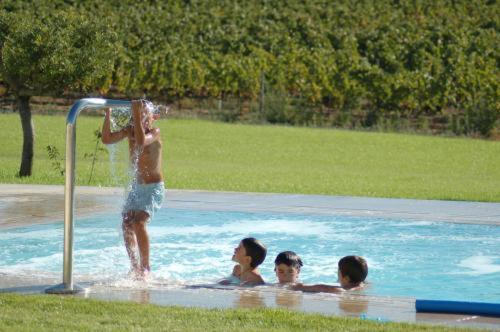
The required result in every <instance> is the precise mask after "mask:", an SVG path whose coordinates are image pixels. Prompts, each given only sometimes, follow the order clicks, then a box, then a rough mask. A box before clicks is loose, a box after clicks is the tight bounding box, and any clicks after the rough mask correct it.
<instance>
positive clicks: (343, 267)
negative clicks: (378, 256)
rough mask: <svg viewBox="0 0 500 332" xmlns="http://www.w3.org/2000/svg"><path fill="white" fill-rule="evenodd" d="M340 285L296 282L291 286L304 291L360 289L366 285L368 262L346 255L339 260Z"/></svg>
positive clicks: (336, 291)
mask: <svg viewBox="0 0 500 332" xmlns="http://www.w3.org/2000/svg"><path fill="white" fill-rule="evenodd" d="M338 268H339V269H338V272H337V273H338V278H339V283H340V286H332V285H323V284H318V285H303V284H296V285H294V286H292V287H291V288H292V289H293V290H300V291H303V292H322V293H340V292H343V291H345V290H359V289H361V288H363V287H364V285H365V284H364V281H365V279H366V276H367V275H368V264H367V263H366V260H365V259H364V258H363V257H360V256H345V257H343V258H342V259H340V260H339V262H338Z"/></svg>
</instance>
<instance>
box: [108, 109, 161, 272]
mask: <svg viewBox="0 0 500 332" xmlns="http://www.w3.org/2000/svg"><path fill="white" fill-rule="evenodd" d="M147 103H148V102H147V101H145V100H133V101H132V109H131V111H132V119H131V123H130V124H129V125H127V126H125V127H124V128H122V129H120V130H118V131H115V132H112V131H111V119H110V118H111V109H110V108H108V109H106V113H105V117H104V124H103V127H102V142H103V143H104V144H113V143H116V142H119V141H121V140H123V139H125V138H126V139H127V140H128V146H129V154H130V161H131V165H132V167H133V169H134V178H133V179H132V182H131V185H130V188H129V189H130V191H129V193H128V196H127V199H126V201H125V204H124V207H123V211H122V217H123V222H122V229H123V238H124V240H125V248H126V250H127V254H128V256H129V258H130V262H131V274H132V275H133V277H136V278H141V279H142V278H146V277H147V276H148V275H149V273H150V271H151V267H150V265H149V236H148V232H147V229H146V223H147V222H148V221H150V220H151V218H153V215H154V213H155V212H156V211H157V210H158V209H159V208H160V207H161V204H162V201H163V197H164V195H165V185H164V183H163V172H162V141H161V138H160V129H158V128H154V127H153V126H152V125H153V122H154V121H155V120H156V119H158V117H159V115H157V114H156V115H154V114H153V113H152V111H151V110H149V109H148V107H147V105H148V104H147ZM137 247H138V249H139V257H138V256H137Z"/></svg>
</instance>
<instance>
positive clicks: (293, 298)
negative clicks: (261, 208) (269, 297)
mask: <svg viewBox="0 0 500 332" xmlns="http://www.w3.org/2000/svg"><path fill="white" fill-rule="evenodd" d="M276 305H277V306H279V307H285V308H288V309H300V307H301V306H302V292H294V291H279V292H276Z"/></svg>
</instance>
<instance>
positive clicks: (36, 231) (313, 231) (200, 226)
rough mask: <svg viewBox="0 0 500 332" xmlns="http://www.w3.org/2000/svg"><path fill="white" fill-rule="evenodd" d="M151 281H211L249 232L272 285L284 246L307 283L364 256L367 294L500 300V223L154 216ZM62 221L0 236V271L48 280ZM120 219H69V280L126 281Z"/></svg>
mask: <svg viewBox="0 0 500 332" xmlns="http://www.w3.org/2000/svg"><path fill="white" fill-rule="evenodd" d="M149 233H150V237H151V265H152V269H153V273H154V276H155V277H158V278H162V279H165V280H168V282H169V283H171V284H172V285H177V284H197V283H211V282H214V281H216V280H218V279H220V278H222V277H224V276H226V275H227V274H228V273H229V272H230V271H231V270H232V266H233V263H232V262H231V255H232V253H233V248H234V247H235V246H236V245H237V244H238V242H239V241H240V240H241V239H242V238H244V237H247V236H254V237H256V238H258V239H260V240H261V241H262V242H263V243H264V244H266V245H267V247H268V257H267V258H266V261H265V262H264V263H263V265H262V266H261V271H262V274H263V276H264V278H265V280H266V281H267V282H269V283H273V282H275V276H274V272H273V267H274V266H273V261H274V258H275V256H276V255H277V254H278V253H279V252H280V251H283V250H293V251H295V252H297V253H298V254H299V255H300V256H301V257H302V259H303V261H304V267H303V270H302V273H301V280H302V281H303V282H304V283H334V282H336V275H337V269H336V266H337V264H336V263H337V261H338V259H339V258H341V257H342V256H345V255H350V254H357V255H361V256H363V257H365V258H366V259H367V261H368V265H369V275H368V279H367V280H368V281H369V283H370V286H369V287H368V288H367V289H366V291H365V292H366V293H368V294H373V295H379V296H380V295H382V296H386V295H387V296H404V297H407V296H408V297H416V298H427V299H446V300H467V301H485V302H500V283H499V282H498V280H500V254H499V252H500V227H499V226H495V225H474V224H456V223H445V222H434V221H431V220H429V221H409V220H400V219H389V218H376V217H371V218H367V217H353V216H345V215H338V216H335V215H334V216H324V215H300V214H284V213H281V214H279V213H262V212H259V213H248V212H228V211H224V212H222V211H202V210H188V209H171V208H165V209H163V210H161V211H160V212H159V213H158V214H157V215H156V217H155V220H154V221H153V222H152V223H151V224H150V225H149ZM62 238H63V225H62V222H58V223H53V224H45V225H36V226H29V227H20V228H14V229H6V230H1V231H0V257H1V258H0V272H2V273H8V274H29V275H37V274H44V275H53V276H57V277H59V276H60V274H61V271H62V246H63V239H62ZM128 264H129V263H128V258H127V256H126V252H125V249H124V246H123V240H122V235H121V226H120V216H119V214H116V213H114V214H106V215H95V216H91V217H87V218H79V219H77V220H76V221H75V244H74V274H75V280H76V281H78V278H79V276H89V275H92V278H93V280H96V281H102V280H116V279H123V278H124V277H125V275H126V273H127V271H128V267H129V265H128Z"/></svg>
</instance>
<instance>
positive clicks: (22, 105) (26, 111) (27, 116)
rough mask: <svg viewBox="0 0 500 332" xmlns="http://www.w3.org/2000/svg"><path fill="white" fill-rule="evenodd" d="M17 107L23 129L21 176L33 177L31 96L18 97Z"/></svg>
mask: <svg viewBox="0 0 500 332" xmlns="http://www.w3.org/2000/svg"><path fill="white" fill-rule="evenodd" d="M17 107H18V109H19V116H20V117H21V125H22V127H23V155H22V158H21V168H20V169H19V176H21V177H22V176H31V169H32V167H33V140H34V139H33V122H32V121H31V108H30V97H29V96H18V97H17Z"/></svg>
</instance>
